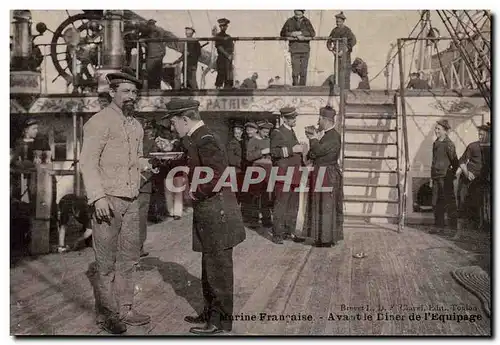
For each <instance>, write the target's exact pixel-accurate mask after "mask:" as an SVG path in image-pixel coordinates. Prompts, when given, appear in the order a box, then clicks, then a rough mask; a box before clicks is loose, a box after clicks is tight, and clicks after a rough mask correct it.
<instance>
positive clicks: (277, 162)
mask: <svg viewBox="0 0 500 345" xmlns="http://www.w3.org/2000/svg"><path fill="white" fill-rule="evenodd" d="M280 111H281V114H282V116H284V117H296V116H297V113H296V112H295V108H283V109H281V110H280ZM298 144H299V141H298V139H297V136H296V135H295V132H294V131H293V129H292V128H289V127H287V126H285V125H281V126H280V127H279V128H278V129H276V130H274V131H273V132H272V133H271V158H272V160H273V165H274V166H277V167H278V176H284V175H286V173H287V169H288V168H289V167H293V168H295V169H294V173H293V176H292V178H291V179H290V180H288V181H286V182H284V181H279V180H278V181H277V182H276V185H275V188H274V192H275V200H274V212H273V214H274V222H273V223H274V224H273V235H274V237H275V239H276V240H277V241H278V242H279V241H280V240H281V239H283V238H286V237H288V236H290V235H293V234H294V232H295V226H296V223H297V214H298V211H299V193H298V192H295V191H294V189H295V187H297V186H299V185H300V179H301V172H300V170H299V169H300V167H301V166H302V155H301V154H300V153H293V150H292V148H293V147H294V146H295V145H298ZM285 184H289V185H290V189H289V191H285V190H284V187H285Z"/></svg>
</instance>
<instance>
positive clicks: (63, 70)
mask: <svg viewBox="0 0 500 345" xmlns="http://www.w3.org/2000/svg"><path fill="white" fill-rule="evenodd" d="M224 40H230V41H232V42H234V43H235V44H234V45H235V53H234V60H233V63H232V65H233V68H234V74H235V78H234V81H237V80H239V81H241V82H243V81H244V79H246V78H250V77H251V75H252V73H253V72H257V73H258V74H259V80H258V88H259V89H265V88H267V87H269V86H270V85H273V87H274V86H280V85H292V84H293V78H290V75H291V70H292V58H291V56H290V53H289V51H288V44H286V42H290V41H298V40H297V39H291V38H288V37H230V38H229V39H225V38H219V37H199V38H163V39H139V40H131V41H128V42H127V43H128V44H129V45H128V47H130V45H135V48H133V50H135V52H134V51H131V52H129V57H130V59H129V61H126V62H128V65H129V67H131V68H132V69H133V70H134V72H135V73H136V75H137V76H138V77H140V78H141V79H143V80H147V74H146V73H144V72H145V71H146V56H145V54H144V53H141V52H144V51H145V50H146V48H147V45H148V44H152V43H164V44H165V46H167V43H169V42H178V43H180V44H183V46H184V50H185V51H186V50H187V49H188V44H189V42H194V41H197V42H200V43H201V44H202V45H203V44H214V43H215V42H217V41H224ZM341 40H342V39H332V38H330V37H314V38H309V37H305V38H303V39H302V41H303V42H310V55H309V61H308V62H309V63H308V68H307V84H306V85H307V86H327V85H328V86H329V83H330V80H332V75H333V76H334V77H335V79H333V80H332V81H333V82H334V83H335V84H336V85H339V83H338V81H339V79H340V78H339V73H336V71H337V70H338V66H337V65H336V63H337V62H336V61H337V59H335V57H334V54H333V53H332V52H331V51H329V50H328V49H327V47H326V46H324V45H318V44H317V42H318V41H323V42H325V43H326V42H328V41H331V42H333V43H332V47H333V49H335V50H336V51H340V50H341V48H340V42H341ZM257 42H267V43H271V42H277V43H279V42H281V43H284V44H286V49H284V48H285V47H282V46H280V47H279V49H276V48H275V47H274V46H273V45H270V44H266V45H265V47H263V48H262V50H259V49H258V45H256V43H257ZM92 45H93V47H91V48H89V44H86V43H83V44H80V45H79V46H78V48H77V49H74V50H71V49H69V48H68V46H66V47H64V46H65V44H62V43H57V44H36V46H37V47H39V48H40V49H41V50H42V53H43V55H44V61H43V62H42V64H41V66H40V70H41V72H42V83H41V87H40V89H41V90H40V91H41V92H42V93H64V91H62V89H64V88H66V91H65V92H67V93H71V92H73V93H80V92H85V91H86V90H85V88H86V87H87V86H89V85H90V87H95V85H96V83H97V79H96V78H95V72H96V71H97V70H99V69H100V68H102V65H101V62H102V61H103V58H102V51H103V49H102V42H96V43H92ZM54 46H56V47H57V48H54ZM61 46H62V47H63V48H60V47H61ZM263 46H264V44H263ZM240 48H241V49H240ZM89 49H93V50H94V51H93V53H95V54H96V55H97V59H96V61H90V60H89V58H88V54H89ZM213 52H214V54H213V59H212V63H213V64H212V65H211V66H208V67H206V68H203V67H204V66H203V65H202V64H201V63H198V67H199V65H200V64H201V65H202V68H201V69H200V68H198V71H197V75H196V77H197V81H198V84H200V82H201V84H204V86H205V87H203V89H210V87H207V86H206V85H209V84H211V80H210V79H215V78H214V77H215V75H214V76H213V77H211V76H210V75H208V73H209V72H210V71H212V72H214V70H215V68H216V66H215V62H216V56H217V51H216V49H214V50H213ZM81 54H87V56H83V58H82V57H81ZM141 55H142V56H141ZM178 55H179V53H177V52H174V51H167V55H166V58H165V59H163V61H167V59H168V60H170V61H169V62H165V63H163V66H162V68H163V70H162V73H164V72H165V71H167V69H169V68H170V72H171V73H176V75H175V77H176V78H178V79H181V78H182V79H183V80H182V82H175V81H173V80H171V79H169V80H168V81H167V83H168V84H170V85H169V86H170V87H171V88H172V89H181V88H186V87H187V86H188V85H187V78H184V77H183V76H186V74H187V67H188V66H187V54H183V55H184V57H183V61H182V62H180V63H178V64H176V65H175V66H174V65H172V60H175V57H176V56H178ZM266 55H267V56H269V57H270V58H269V59H264V58H263V57H264V56H266ZM279 56H283V59H282V61H283V64H280V63H279V62H277V60H278V58H277V57H279ZM124 59H125V54H124ZM47 60H49V61H47ZM94 60H95V59H94ZM50 62H52V64H51V63H50ZM253 62H255V64H254V63H253ZM351 63H352V61H351ZM181 64H182V65H183V68H182V69H183V71H182V72H181V69H180V65H181ZM130 65H132V66H130ZM252 65H253V66H252ZM319 65H321V67H319ZM350 67H351V66H347V69H350ZM87 70H89V71H90V72H89V73H87V72H88V71H87ZM73 71H76V73H73ZM83 71H84V72H85V73H84V72H83ZM172 71H175V72H172ZM167 72H168V71H167ZM200 72H201V73H200ZM51 75H52V76H51ZM89 75H92V77H93V78H89ZM61 76H62V77H63V79H64V80H65V82H66V83H65V84H64V85H63V84H61V82H60V81H59V82H58V85H60V86H57V88H58V90H57V91H55V92H54V91H52V90H54V89H55V88H56V87H55V86H52V85H51V84H53V83H54V82H56V81H57V79H58V78H60V77H61ZM54 77H55V78H54ZM164 77H165V76H162V78H164ZM263 77H264V78H263ZM275 77H279V78H275ZM203 79H206V81H205V83H203ZM271 79H272V82H271ZM275 79H276V80H275ZM278 79H279V81H278ZM291 79H292V80H291ZM162 81H164V82H165V81H166V80H163V79H162ZM92 82H95V83H94V85H93V84H92ZM75 86H76V87H75Z"/></svg>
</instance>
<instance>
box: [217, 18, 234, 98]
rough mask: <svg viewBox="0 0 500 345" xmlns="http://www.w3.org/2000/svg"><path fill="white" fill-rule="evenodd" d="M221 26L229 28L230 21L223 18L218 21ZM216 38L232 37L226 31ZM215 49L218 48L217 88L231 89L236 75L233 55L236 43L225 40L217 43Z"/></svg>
mask: <svg viewBox="0 0 500 345" xmlns="http://www.w3.org/2000/svg"><path fill="white" fill-rule="evenodd" d="M218 23H219V25H220V26H221V28H222V27H224V28H225V27H227V25H228V24H229V23H230V21H229V20H228V19H225V18H222V19H219V20H218ZM215 37H225V38H227V37H231V36H229V35H228V34H227V33H226V31H225V29H224V30H222V31H221V32H219V33H218V34H217V35H215ZM215 48H217V53H218V55H217V65H216V66H217V67H216V68H217V78H216V79H215V87H217V88H219V87H224V88H225V89H230V88H232V87H233V86H234V75H233V56H232V55H233V54H234V42H233V41H231V40H229V39H225V40H220V41H219V40H217V41H215Z"/></svg>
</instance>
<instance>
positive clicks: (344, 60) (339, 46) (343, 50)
mask: <svg viewBox="0 0 500 345" xmlns="http://www.w3.org/2000/svg"><path fill="white" fill-rule="evenodd" d="M345 20H346V16H345V15H344V13H343V12H340V13H339V14H336V15H335V21H336V24H337V26H336V27H335V28H333V30H332V32H330V40H328V41H327V42H326V47H327V48H328V50H330V51H331V52H333V53H334V54H335V60H336V65H337V70H336V71H335V73H336V74H337V75H338V76H340V69H341V68H344V76H345V79H344V81H343V82H344V88H345V89H346V90H349V89H350V88H351V53H352V48H353V47H354V46H355V45H356V36H355V35H354V34H353V33H352V30H351V29H349V28H348V27H347V26H346V25H345V24H344V22H345ZM342 38H346V39H347V46H344V44H345V43H343V40H341V39H342ZM341 82H342V81H339V83H341Z"/></svg>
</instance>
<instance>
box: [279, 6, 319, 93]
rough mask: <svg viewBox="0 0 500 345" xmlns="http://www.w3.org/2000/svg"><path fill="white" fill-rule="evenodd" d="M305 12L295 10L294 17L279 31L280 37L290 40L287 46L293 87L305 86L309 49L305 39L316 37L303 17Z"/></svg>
mask: <svg viewBox="0 0 500 345" xmlns="http://www.w3.org/2000/svg"><path fill="white" fill-rule="evenodd" d="M304 12H305V10H295V11H294V16H293V17H290V18H288V19H287V21H286V22H285V24H284V25H283V28H282V29H281V32H280V36H281V37H289V38H291V39H290V41H289V43H288V45H289V48H290V56H291V58H292V81H293V86H296V85H306V81H307V66H308V64H309V53H310V51H311V47H310V45H309V40H307V38H309V37H314V36H316V31H314V27H313V25H312V24H311V21H310V20H309V19H307V18H306V17H304Z"/></svg>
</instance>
